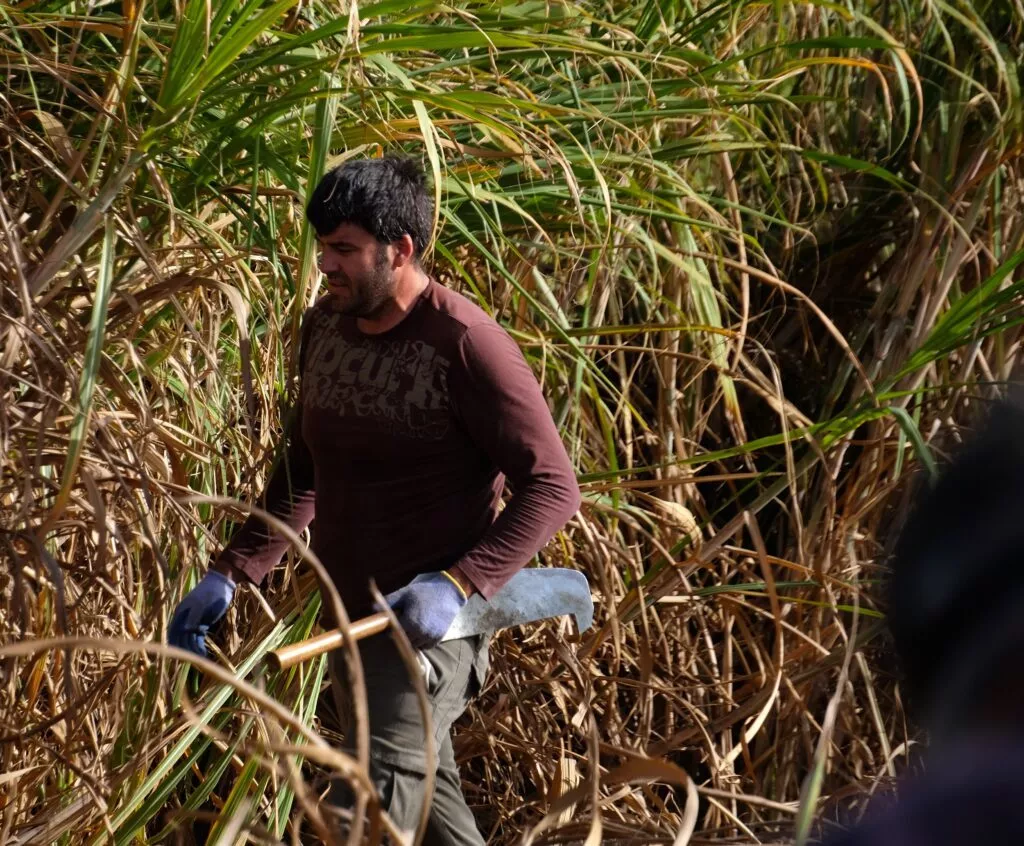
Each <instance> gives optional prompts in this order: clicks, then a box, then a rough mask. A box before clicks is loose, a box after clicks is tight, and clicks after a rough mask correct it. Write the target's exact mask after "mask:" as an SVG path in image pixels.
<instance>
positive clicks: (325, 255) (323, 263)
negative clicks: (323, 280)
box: [317, 251, 338, 273]
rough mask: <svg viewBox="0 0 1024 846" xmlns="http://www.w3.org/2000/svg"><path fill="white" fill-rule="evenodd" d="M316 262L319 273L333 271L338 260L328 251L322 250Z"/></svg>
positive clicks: (336, 266)
mask: <svg viewBox="0 0 1024 846" xmlns="http://www.w3.org/2000/svg"><path fill="white" fill-rule="evenodd" d="M317 264H318V265H319V266H320V272H321V273H333V272H334V271H336V270H337V269H338V262H337V261H336V260H335V259H334V257H333V256H332V255H331V254H330V253H329V252H326V251H325V252H322V253H321V254H320V258H319V259H317Z"/></svg>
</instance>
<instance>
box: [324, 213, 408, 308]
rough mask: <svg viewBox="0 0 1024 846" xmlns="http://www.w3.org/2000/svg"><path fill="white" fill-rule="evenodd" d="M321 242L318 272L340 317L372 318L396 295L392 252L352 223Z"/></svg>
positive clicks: (330, 234)
mask: <svg viewBox="0 0 1024 846" xmlns="http://www.w3.org/2000/svg"><path fill="white" fill-rule="evenodd" d="M317 240H318V241H319V242H320V270H321V271H322V272H323V274H324V276H326V277H327V290H328V291H330V292H331V296H332V297H333V299H334V303H335V305H336V306H337V307H338V310H339V311H341V312H342V314H347V315H349V316H351V317H373V316H374V315H375V314H377V313H378V312H379V311H380V310H381V308H382V307H383V306H384V304H385V303H387V302H388V300H390V299H391V298H393V297H394V295H395V278H394V273H393V271H392V268H391V248H390V247H388V246H387V245H386V244H381V243H380V242H379V241H378V240H377V239H376V238H374V237H373V235H371V234H370V233H369V232H367V231H366V230H365V229H363V228H362V227H361V226H357V225H356V224H354V223H343V224H341V226H339V227H338V228H337V229H335V230H334V231H333V232H331V233H329V234H328V235H317Z"/></svg>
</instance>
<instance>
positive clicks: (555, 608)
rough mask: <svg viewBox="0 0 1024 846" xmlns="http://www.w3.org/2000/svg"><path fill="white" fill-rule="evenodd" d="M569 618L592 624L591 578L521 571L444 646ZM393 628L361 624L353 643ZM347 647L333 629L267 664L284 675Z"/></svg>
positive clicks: (477, 601)
mask: <svg viewBox="0 0 1024 846" xmlns="http://www.w3.org/2000/svg"><path fill="white" fill-rule="evenodd" d="M421 578H424V577H422V576H417V577H416V578H415V579H413V582H415V581H417V580H418V579H421ZM567 614H571V615H572V616H573V617H574V618H575V619H576V627H577V628H578V629H579V631H581V632H583V631H586V630H587V629H589V628H590V625H591V623H593V621H594V601H593V600H592V599H591V597H590V585H589V584H588V583H587V577H586V576H584V575H583V574H582V573H580V572H577V571H576V570H566V569H564V568H557V567H551V568H536V569H530V570H520V571H519V572H518V573H516V574H515V575H514V576H513V577H512V578H511V579H509V581H508V583H507V584H505V586H504V587H502V589H501V590H499V591H498V592H497V593H496V594H495V595H494V596H493V597H491V599H490V600H489V601H488V600H486V599H484V598H483V597H482V596H481V595H480V594H478V593H475V594H473V595H472V596H471V597H470V598H469V599H468V600H467V601H466V604H465V605H464V606H462V609H461V610H460V611H459V614H458V616H457V617H456V618H455V620H454V621H453V622H452V624H451V626H450V627H449V628H448V631H447V632H445V635H444V637H442V638H441V640H442V641H446V640H455V639H456V638H460V637H471V636H472V635H478V634H490V633H492V632H496V631H499V630H500V629H507V628H511V627H512V626H521V625H523V624H525V623H533V622H536V621H538V620H547V619H550V618H551V617H562V616H565V615H567ZM388 625H389V620H388V617H387V615H386V614H384V613H379V614H373V615H372V616H369V617H364V618H363V619H361V620H356V621H355V622H354V623H352V624H351V625H350V626H349V630H350V631H351V633H352V638H353V640H361V639H362V638H364V637H369V636H370V635H374V634H379V633H380V632H382V631H384V630H385V629H387V627H388ZM344 641H345V638H344V635H342V633H341V630H340V629H332V630H331V631H328V632H324V633H323V634H320V635H317V636H316V637H312V638H309V639H308V640H303V641H299V642H298V643H292V644H290V645H288V646H282V647H281V648H280V649H275V650H273V651H272V652H269V653H267V663H268V664H269V665H270V666H271V668H272V669H274V670H284V669H287V668H288V667H291V666H293V665H295V664H298V663H300V662H302V661H308V660H309V659H310V658H316V657H317V656H318V655H322V654H323V653H325V652H329V651H330V650H332V649H337V648H338V647H340V646H341V645H342V643H344Z"/></svg>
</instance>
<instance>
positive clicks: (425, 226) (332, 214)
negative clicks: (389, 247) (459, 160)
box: [306, 156, 434, 260]
mask: <svg viewBox="0 0 1024 846" xmlns="http://www.w3.org/2000/svg"><path fill="white" fill-rule="evenodd" d="M306 217H307V218H308V219H309V222H310V223H311V224H313V228H314V229H316V231H317V232H318V233H319V234H320V235H328V234H330V233H331V232H333V231H334V230H335V229H337V228H338V227H339V226H340V225H341V224H343V223H354V224H356V225H357V226H361V227H362V228H363V229H365V230H366V231H367V232H369V233H370V234H371V235H373V236H374V237H375V238H376V239H377V240H378V241H380V242H381V243H382V244H390V243H391V242H393V241H397V240H398V239H399V238H401V237H402V236H403V235H406V234H407V235H408V236H409V237H410V238H412V243H413V247H414V250H415V256H416V259H417V260H418V259H419V257H420V256H421V255H422V254H423V251H424V250H425V249H426V248H427V244H428V243H429V241H430V232H431V227H432V226H433V222H434V203H433V200H432V199H431V196H430V194H429V193H428V192H427V180H426V177H425V176H424V174H423V170H422V168H420V166H419V165H418V164H417V163H416V162H415V161H413V160H412V159H410V158H407V157H405V156H385V157H384V158H382V159H357V160H353V161H349V162H345V163H344V164H342V165H339V166H338V167H336V168H334V169H333V170H331V171H329V172H328V173H327V174H325V175H324V177H323V178H322V179H321V180H320V182H319V183H318V184H317V186H316V190H315V191H313V196H312V197H310V200H309V205H308V206H306Z"/></svg>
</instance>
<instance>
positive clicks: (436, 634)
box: [384, 573, 466, 649]
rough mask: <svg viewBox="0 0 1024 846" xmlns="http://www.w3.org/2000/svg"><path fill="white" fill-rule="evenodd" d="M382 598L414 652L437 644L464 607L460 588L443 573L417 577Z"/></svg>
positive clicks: (463, 596)
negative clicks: (393, 613)
mask: <svg viewBox="0 0 1024 846" xmlns="http://www.w3.org/2000/svg"><path fill="white" fill-rule="evenodd" d="M384 598H385V599H386V600H387V603H388V605H390V606H391V609H392V610H393V611H394V612H395V616H396V617H398V621H399V622H400V623H401V624H402V628H403V629H404V630H405V634H406V636H407V637H408V638H409V643H411V644H412V645H413V646H414V647H415V648H416V649H429V648H430V647H431V646H436V645H437V644H438V643H440V642H441V638H442V637H444V633H445V632H446V631H448V628H449V627H450V626H451V624H452V620H454V619H455V615H456V614H458V613H459V610H460V609H461V608H462V606H463V605H465V604H466V596H465V594H464V593H463V592H462V590H461V588H459V587H458V586H457V585H456V584H455V582H454V581H452V580H451V579H450V578H449V577H448V576H446V575H445V574H444V573H425V574H424V575H422V576H417V577H416V578H415V579H413V581H412V582H410V583H409V584H407V585H406V586H405V587H404V588H399V589H398V590H396V591H394V592H393V593H389V594H388V595H387V596H385V597H384Z"/></svg>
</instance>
